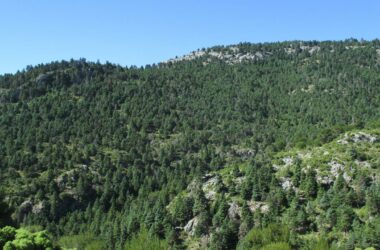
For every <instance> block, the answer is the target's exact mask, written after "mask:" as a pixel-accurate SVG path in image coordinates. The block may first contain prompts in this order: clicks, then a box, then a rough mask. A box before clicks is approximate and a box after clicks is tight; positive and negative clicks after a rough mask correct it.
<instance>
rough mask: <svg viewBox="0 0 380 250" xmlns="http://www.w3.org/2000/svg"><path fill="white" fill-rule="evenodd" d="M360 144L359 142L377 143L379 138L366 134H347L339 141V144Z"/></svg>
mask: <svg viewBox="0 0 380 250" xmlns="http://www.w3.org/2000/svg"><path fill="white" fill-rule="evenodd" d="M350 142H351V143H359V142H369V143H375V142H378V138H377V136H375V135H371V134H368V133H364V132H358V133H354V134H351V135H349V134H345V135H344V137H343V138H342V139H340V140H338V143H340V144H348V143H350Z"/></svg>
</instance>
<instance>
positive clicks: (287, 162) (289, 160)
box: [282, 156, 294, 167]
mask: <svg viewBox="0 0 380 250" xmlns="http://www.w3.org/2000/svg"><path fill="white" fill-rule="evenodd" d="M282 161H283V162H284V163H285V167H287V166H289V165H292V164H293V162H294V160H293V158H292V157H290V156H288V157H284V158H282Z"/></svg>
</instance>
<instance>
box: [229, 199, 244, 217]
mask: <svg viewBox="0 0 380 250" xmlns="http://www.w3.org/2000/svg"><path fill="white" fill-rule="evenodd" d="M228 217H229V218H230V219H231V220H239V219H240V217H241V207H240V206H239V205H238V204H237V203H236V201H233V202H232V203H231V204H230V207H229V208H228Z"/></svg>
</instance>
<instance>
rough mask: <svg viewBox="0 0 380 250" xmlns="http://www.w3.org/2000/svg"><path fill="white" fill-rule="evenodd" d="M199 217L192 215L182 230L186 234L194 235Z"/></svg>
mask: <svg viewBox="0 0 380 250" xmlns="http://www.w3.org/2000/svg"><path fill="white" fill-rule="evenodd" d="M198 223H199V219H198V217H194V218H192V219H191V220H189V222H187V224H186V225H185V226H184V227H183V231H185V232H186V233H187V234H189V235H191V236H194V235H195V228H196V227H197V226H198Z"/></svg>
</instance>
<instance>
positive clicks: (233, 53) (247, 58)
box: [167, 47, 269, 64]
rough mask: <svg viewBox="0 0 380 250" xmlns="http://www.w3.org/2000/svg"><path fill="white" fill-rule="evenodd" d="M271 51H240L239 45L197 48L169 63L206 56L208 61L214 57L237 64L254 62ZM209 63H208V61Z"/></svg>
mask: <svg viewBox="0 0 380 250" xmlns="http://www.w3.org/2000/svg"><path fill="white" fill-rule="evenodd" d="M267 55H269V53H265V52H261V51H256V52H245V53H243V52H240V49H239V48H238V47H229V48H228V49H225V50H221V51H219V50H218V51H217V50H213V49H210V50H197V51H193V52H192V53H190V54H187V55H184V56H181V57H176V58H173V59H170V60H168V61H167V63H176V62H181V61H190V60H195V59H198V58H202V57H204V58H206V59H207V62H210V61H211V60H212V59H218V60H223V61H225V62H226V63H227V64H237V63H242V62H254V61H258V60H262V59H264V58H265V57H266V56H267ZM206 64H207V63H206Z"/></svg>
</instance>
